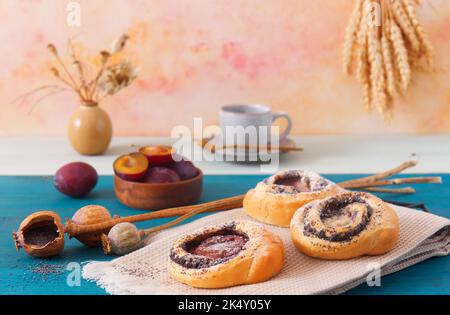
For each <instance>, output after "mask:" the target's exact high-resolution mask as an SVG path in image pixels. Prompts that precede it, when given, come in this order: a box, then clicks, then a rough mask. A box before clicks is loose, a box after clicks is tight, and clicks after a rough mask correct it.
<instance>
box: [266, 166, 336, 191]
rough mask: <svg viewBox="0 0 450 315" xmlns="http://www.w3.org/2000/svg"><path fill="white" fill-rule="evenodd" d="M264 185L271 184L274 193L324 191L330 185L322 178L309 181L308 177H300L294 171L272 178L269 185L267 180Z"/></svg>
mask: <svg viewBox="0 0 450 315" xmlns="http://www.w3.org/2000/svg"><path fill="white" fill-rule="evenodd" d="M265 183H266V184H273V185H275V187H273V192H275V193H303V192H312V191H319V190H323V189H325V188H326V187H327V186H328V185H329V184H330V183H329V182H328V181H327V180H325V179H324V178H318V179H316V180H311V178H309V177H308V176H302V175H301V174H300V173H299V172H296V171H287V172H284V173H282V174H280V175H277V176H275V177H274V178H273V181H272V182H271V183H270V182H269V179H267V180H266V181H265Z"/></svg>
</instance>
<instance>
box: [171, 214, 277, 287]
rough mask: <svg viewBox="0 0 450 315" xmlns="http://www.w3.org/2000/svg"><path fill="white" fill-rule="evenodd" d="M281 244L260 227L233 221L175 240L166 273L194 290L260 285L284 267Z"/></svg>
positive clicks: (247, 222)
mask: <svg viewBox="0 0 450 315" xmlns="http://www.w3.org/2000/svg"><path fill="white" fill-rule="evenodd" d="M283 261H284V245H283V242H282V240H281V239H280V238H279V237H278V236H277V235H275V234H273V233H272V232H270V231H268V230H267V229H265V228H264V227H263V226H262V225H260V224H257V223H253V222H250V221H232V222H228V223H225V224H223V225H216V226H209V227H205V228H202V229H200V230H198V231H196V232H194V233H192V234H188V235H186V236H183V237H181V238H180V239H178V240H176V241H175V242H174V244H173V246H172V248H171V250H170V257H169V271H170V274H171V276H172V277H173V278H174V279H176V280H178V281H179V282H181V283H184V284H187V285H190V286H192V287H196V288H226V287H232V286H236V285H242V284H251V283H257V282H263V281H266V280H268V279H270V278H271V277H273V276H275V275H276V274H278V273H279V272H280V270H281V268H282V266H283Z"/></svg>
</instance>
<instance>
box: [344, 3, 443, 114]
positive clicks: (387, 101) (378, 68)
mask: <svg viewBox="0 0 450 315" xmlns="http://www.w3.org/2000/svg"><path fill="white" fill-rule="evenodd" d="M374 3H375V4H379V6H374V5H373V4H374ZM415 5H420V1H419V0H357V1H356V4H355V8H354V10H353V12H352V15H351V19H350V23H349V25H348V27H347V29H346V34H345V41H344V47H343V66H344V72H345V73H347V74H352V73H353V68H355V76H356V78H357V79H358V81H359V82H360V83H361V85H362V87H363V95H364V96H363V97H364V104H365V105H366V107H367V108H368V109H372V108H375V109H377V110H378V111H379V112H380V113H381V114H382V115H383V117H384V118H385V120H386V121H390V120H391V118H392V113H393V101H394V98H395V97H397V96H399V95H403V94H404V93H405V92H406V91H407V90H408V88H409V87H410V84H411V80H412V77H413V74H414V71H417V70H427V71H431V70H432V69H433V66H434V65H433V56H434V53H433V48H432V47H431V44H430V42H429V41H428V39H427V36H426V34H425V31H424V29H423V27H422V25H421V24H420V22H419V20H418V19H417V15H416V9H415ZM374 8H381V12H378V13H379V14H381V24H380V25H376V23H369V17H371V16H373V15H374V14H376V12H374V11H373V10H374ZM422 61H425V65H424V64H423V63H422Z"/></svg>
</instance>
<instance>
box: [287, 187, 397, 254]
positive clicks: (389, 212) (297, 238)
mask: <svg viewBox="0 0 450 315" xmlns="http://www.w3.org/2000/svg"><path fill="white" fill-rule="evenodd" d="M398 236H399V223H398V217H397V214H396V213H395V211H394V209H392V208H391V207H390V206H389V205H388V204H387V203H385V202H384V201H383V200H381V199H379V198H377V197H375V196H373V195H371V194H368V193H363V192H346V193H342V194H338V195H336V196H332V197H328V198H325V199H323V200H318V201H314V202H311V203H309V204H307V205H305V206H303V207H302V208H300V209H298V211H297V212H296V213H295V214H294V217H293V218H292V221H291V237H292V241H293V242H294V245H295V246H296V247H297V249H298V250H299V251H300V252H302V253H304V254H306V255H308V256H311V257H316V258H321V259H329V260H340V259H350V258H354V257H359V256H363V255H381V254H384V253H386V252H388V251H390V250H391V249H393V248H394V246H395V244H396V242H397V240H398Z"/></svg>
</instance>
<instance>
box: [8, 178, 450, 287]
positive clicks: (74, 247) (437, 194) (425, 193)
mask: <svg viewBox="0 0 450 315" xmlns="http://www.w3.org/2000/svg"><path fill="white" fill-rule="evenodd" d="M359 176H361V175H329V176H327V177H328V178H330V179H331V180H334V181H337V182H339V181H343V180H347V179H350V178H354V177H359ZM409 176H414V175H409ZM442 176H443V179H444V184H443V185H432V184H424V185H417V186H416V187H417V194H414V195H395V196H393V195H383V194H381V195H380V196H381V197H385V198H389V199H391V200H396V201H404V202H420V203H426V204H427V206H428V207H429V208H430V210H431V212H433V213H435V214H438V215H441V216H444V217H447V218H448V217H450V198H449V197H450V175H448V174H445V175H442ZM263 178H264V177H263V176H260V175H231V176H205V185H204V186H205V188H204V193H203V198H202V202H204V201H210V200H215V199H219V198H224V197H228V196H234V195H238V194H242V193H244V192H245V191H247V190H248V189H249V188H251V187H253V186H255V184H256V183H257V182H259V181H260V180H262V179H263ZM87 204H101V205H103V206H105V207H107V208H108V209H110V210H111V212H112V213H113V214H119V215H121V216H127V215H132V214H137V213H140V212H141V211H139V210H134V209H130V208H128V207H126V206H123V205H121V204H120V203H119V202H118V201H117V200H116V199H115V196H114V192H113V181H112V177H111V176H102V177H100V179H99V183H98V185H97V187H96V188H95V190H94V191H93V192H92V193H91V194H90V195H89V196H88V197H86V198H84V199H72V198H69V197H66V196H63V195H61V194H60V193H59V192H57V191H56V190H55V189H54V187H53V183H52V179H51V178H49V177H29V176H26V177H20V176H19V177H14V176H3V177H0V249H1V255H0V283H2V285H1V286H0V294H105V292H104V291H103V290H102V289H101V288H99V287H97V286H96V285H95V284H94V283H90V282H87V281H84V280H82V282H81V286H72V287H71V286H69V285H68V284H67V282H66V278H67V275H68V274H69V271H67V270H65V269H64V268H65V266H66V265H67V264H68V263H69V262H78V263H80V262H83V261H87V260H110V259H113V257H106V256H104V255H103V254H102V252H101V250H100V249H98V248H87V247H85V246H83V245H82V244H80V243H79V242H78V241H76V240H69V239H66V247H65V251H64V253H63V254H62V255H61V256H60V257H55V258H52V259H46V260H39V259H33V258H30V257H28V256H27V255H26V254H25V253H23V252H20V253H17V252H16V250H15V248H14V245H13V242H12V238H11V232H12V231H14V230H15V229H17V227H18V226H19V224H20V222H21V221H22V219H23V218H25V217H26V216H27V215H28V214H30V213H31V212H34V211H38V210H54V211H56V212H58V213H59V214H60V216H61V217H62V218H63V219H64V218H66V217H71V216H72V215H73V213H74V212H75V211H76V210H77V209H78V208H80V207H82V206H85V205H87ZM168 220H169V219H159V220H154V221H152V222H143V223H139V224H138V226H139V227H141V228H146V227H150V226H154V225H159V224H161V223H163V222H166V221H168ZM43 265H53V266H54V267H53V268H52V269H51V270H52V271H53V272H54V274H49V275H42V274H41V273H39V272H36V268H45V266H43ZM347 294H450V257H440V258H433V259H430V260H428V261H425V262H422V263H420V264H418V265H415V266H412V267H410V268H408V269H406V270H402V271H400V272H397V273H395V274H392V275H389V276H386V277H383V278H382V286H381V287H375V288H369V287H367V286H366V285H361V286H359V287H357V288H355V289H353V290H350V291H349V292H348V293H347Z"/></svg>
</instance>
